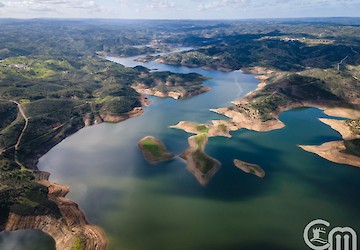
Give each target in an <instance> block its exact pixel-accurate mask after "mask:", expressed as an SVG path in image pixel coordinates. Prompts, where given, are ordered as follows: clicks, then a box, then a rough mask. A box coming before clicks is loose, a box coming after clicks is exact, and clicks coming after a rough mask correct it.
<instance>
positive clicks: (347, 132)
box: [319, 118, 360, 140]
mask: <svg viewBox="0 0 360 250" xmlns="http://www.w3.org/2000/svg"><path fill="white" fill-rule="evenodd" d="M319 120H320V121H321V122H323V123H325V124H326V125H329V126H330V127H331V128H332V129H334V130H336V131H338V132H339V133H340V134H341V136H342V138H343V139H344V140H353V139H359V138H360V135H357V134H354V133H353V132H352V131H351V129H350V127H349V126H348V125H347V124H346V121H344V120H334V119H324V118H321V119H319Z"/></svg>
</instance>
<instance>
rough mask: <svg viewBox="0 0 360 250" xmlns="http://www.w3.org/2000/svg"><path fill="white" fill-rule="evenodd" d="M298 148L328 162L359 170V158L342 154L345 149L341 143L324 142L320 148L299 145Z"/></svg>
mask: <svg viewBox="0 0 360 250" xmlns="http://www.w3.org/2000/svg"><path fill="white" fill-rule="evenodd" d="M299 147H300V148H302V149H304V150H305V151H308V152H310V153H314V154H317V155H318V156H320V157H322V158H325V159H326V160H328V161H332V162H335V163H339V164H346V165H350V166H355V167H358V168H360V157H358V156H355V155H350V154H345V153H342V151H343V150H345V149H346V147H345V145H344V142H343V141H332V142H326V143H324V144H322V145H320V146H301V145H300V146H299Z"/></svg>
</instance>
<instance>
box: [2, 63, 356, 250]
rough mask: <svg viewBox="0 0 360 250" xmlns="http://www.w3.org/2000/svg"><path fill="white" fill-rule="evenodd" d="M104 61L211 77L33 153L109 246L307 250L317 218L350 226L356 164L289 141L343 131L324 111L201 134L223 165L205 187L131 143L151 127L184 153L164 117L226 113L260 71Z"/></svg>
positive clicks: (315, 140) (181, 136) (171, 120)
mask: <svg viewBox="0 0 360 250" xmlns="http://www.w3.org/2000/svg"><path fill="white" fill-rule="evenodd" d="M108 59H109V60H111V61H115V62H117V63H121V64H124V65H126V66H136V65H143V66H146V67H148V68H150V69H157V70H161V71H163V70H169V71H172V72H176V73H190V72H196V73H199V74H202V75H204V76H207V77H209V78H211V80H208V81H206V82H205V85H207V86H211V87H212V91H210V92H208V93H205V94H202V95H199V96H196V97H193V98H190V99H183V100H173V99H170V98H156V97H150V98H149V99H150V100H151V101H152V103H151V105H150V106H149V107H145V113H144V114H143V115H142V116H139V117H136V118H132V119H129V120H127V121H124V122H121V123H118V124H107V123H103V124H100V125H96V126H92V127H87V128H84V129H82V130H80V131H79V132H77V133H76V134H74V135H72V136H71V137H69V138H67V139H65V140H64V141H63V142H61V143H60V144H58V145H57V146H55V147H54V148H53V149H51V150H50V151H49V152H48V153H47V154H46V155H44V156H43V157H42V158H41V159H40V161H39V164H38V167H39V169H40V170H43V171H48V172H50V173H51V177H50V180H51V181H55V182H59V183H63V184H67V185H70V186H71V193H70V194H69V198H71V199H73V200H74V201H76V202H77V203H78V204H79V205H80V208H81V209H83V210H84V211H85V213H86V216H87V218H88V219H89V221H90V222H92V223H95V224H97V225H99V226H101V227H103V228H104V230H105V232H106V234H107V237H108V239H109V249H114V250H115V249H126V250H153V249H154V250H161V249H166V250H169V249H170V250H172V249H176V250H177V249H179V250H182V249H184V250H185V249H186V250H202V249H203V250H216V249H221V250H232V249H246V250H262V249H267V250H281V249H299V250H300V249H308V248H307V246H306V245H305V243H304V241H303V230H304V227H305V226H306V225H307V224H308V223H309V222H310V221H312V220H314V219H318V218H322V219H325V220H327V221H329V222H330V223H331V224H332V225H334V226H335V225H337V226H351V227H352V228H354V229H355V230H356V231H357V232H360V220H359V219H358V218H359V215H358V211H359V209H360V201H359V199H358V190H360V181H359V179H360V171H359V169H357V168H354V167H349V166H345V165H339V164H335V163H331V162H328V161H326V160H324V159H322V158H320V157H318V156H316V155H314V154H311V153H308V152H305V151H303V150H301V149H300V148H299V147H298V146H297V145H299V144H305V145H317V144H322V143H323V142H326V141H331V140H340V139H341V136H340V135H339V134H338V133H337V132H336V131H334V130H332V129H331V128H330V127H328V126H326V125H325V124H322V123H321V122H320V121H319V120H318V118H319V117H328V116H327V115H324V114H323V112H322V111H320V110H318V109H313V108H310V109H297V110H291V111H287V112H284V113H283V114H282V115H281V116H280V119H281V121H283V122H284V123H285V124H286V127H285V128H283V129H281V130H275V131H271V132H265V133H263V132H254V131H249V130H245V129H242V130H240V131H236V132H232V135H233V138H231V139H228V138H222V137H216V138H210V139H209V143H208V145H207V147H206V152H207V153H208V154H209V155H210V156H212V157H214V158H216V159H218V160H219V161H221V163H222V167H221V169H220V170H219V172H218V173H217V174H216V175H215V176H214V177H213V179H212V180H211V181H210V183H209V184H208V185H207V186H206V187H203V186H201V185H200V184H199V183H198V182H197V181H196V179H195V177H194V176H193V175H192V174H191V173H190V172H188V171H187V170H186V165H185V163H184V161H182V160H180V159H179V158H175V159H174V160H172V161H170V162H166V163H162V164H160V165H157V166H153V165H150V164H148V163H147V162H146V161H145V160H144V158H143V156H142V154H141V152H140V151H139V150H138V149H137V142H138V141H139V140H140V139H141V138H142V137H144V136H146V135H153V136H155V137H157V138H158V139H161V140H162V141H163V142H164V143H165V145H166V147H167V148H168V149H169V151H172V152H174V153H176V154H180V153H182V152H183V151H184V150H185V149H186V148H187V138H188V137H189V136H190V135H189V134H187V133H185V132H183V131H180V130H175V129H169V128H168V126H170V125H175V124H177V123H178V122H179V121H191V122H199V123H208V122H210V121H211V120H213V119H224V117H223V116H221V115H218V114H215V113H212V112H209V109H210V108H219V107H224V106H229V105H231V101H232V100H235V99H238V98H240V97H242V96H244V95H245V94H246V93H248V92H249V91H251V90H253V89H255V88H256V86H257V84H258V80H256V79H255V78H254V75H246V74H243V73H242V72H241V71H235V72H221V71H207V70H203V69H199V68H193V69H190V68H187V67H177V66H169V65H164V64H159V63H156V62H150V63H138V62H133V61H132V60H133V58H114V57H109V58H108ZM235 158H237V159H240V160H243V161H246V162H251V163H254V164H258V165H260V166H261V167H262V168H263V169H264V170H265V172H266V176H265V178H264V179H260V178H257V177H256V176H253V175H248V174H245V173H244V172H242V171H240V170H239V169H237V168H236V167H235V166H234V165H233V163H232V161H233V159H235ZM44 241H45V240H44ZM38 242H39V244H40V245H41V244H43V243H42V241H38ZM44 244H45V243H44ZM1 249H2V248H1ZM17 249H20V248H17ZM23 249H26V248H23Z"/></svg>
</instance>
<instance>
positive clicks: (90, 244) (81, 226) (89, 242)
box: [4, 171, 107, 250]
mask: <svg viewBox="0 0 360 250" xmlns="http://www.w3.org/2000/svg"><path fill="white" fill-rule="evenodd" d="M49 175H50V174H49V173H46V172H41V171H35V172H34V176H35V179H36V181H37V182H38V183H40V184H42V185H44V186H46V187H47V188H48V198H49V199H50V200H52V201H54V202H55V203H56V204H57V206H58V208H59V210H60V213H61V216H60V217H56V216H55V215H38V216H31V215H29V216H22V215H18V214H15V213H10V214H9V216H8V219H7V222H6V223H5V228H4V229H5V231H15V230H22V229H38V230H41V231H43V232H44V233H46V234H48V235H50V236H51V237H52V238H53V239H54V240H55V242H56V249H59V250H71V249H74V247H75V246H79V244H80V245H81V246H82V249H94V250H104V249H106V248H107V240H106V236H105V233H104V231H103V230H102V229H101V228H99V227H97V226H95V225H91V224H89V223H88V221H87V220H86V218H85V215H84V213H83V212H82V211H81V210H80V209H79V207H78V205H77V204H76V203H75V202H73V201H71V200H69V199H67V198H65V196H66V195H67V194H68V193H69V191H70V188H69V187H68V186H64V185H60V184H56V183H51V182H49V181H48V178H49Z"/></svg>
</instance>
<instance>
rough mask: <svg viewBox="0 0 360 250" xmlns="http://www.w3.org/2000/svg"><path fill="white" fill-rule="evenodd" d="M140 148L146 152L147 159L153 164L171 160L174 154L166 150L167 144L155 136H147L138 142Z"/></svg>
mask: <svg viewBox="0 0 360 250" xmlns="http://www.w3.org/2000/svg"><path fill="white" fill-rule="evenodd" d="M138 147H139V149H140V150H141V151H142V153H143V154H144V157H145V159H146V160H147V161H148V162H149V163H151V164H157V163H160V162H163V161H168V160H171V159H172V158H173V157H174V154H172V153H170V152H168V151H167V150H166V147H165V145H164V144H163V143H162V142H161V141H160V140H158V139H156V138H155V137H153V136H146V137H144V138H143V139H141V140H140V141H139V143H138Z"/></svg>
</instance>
